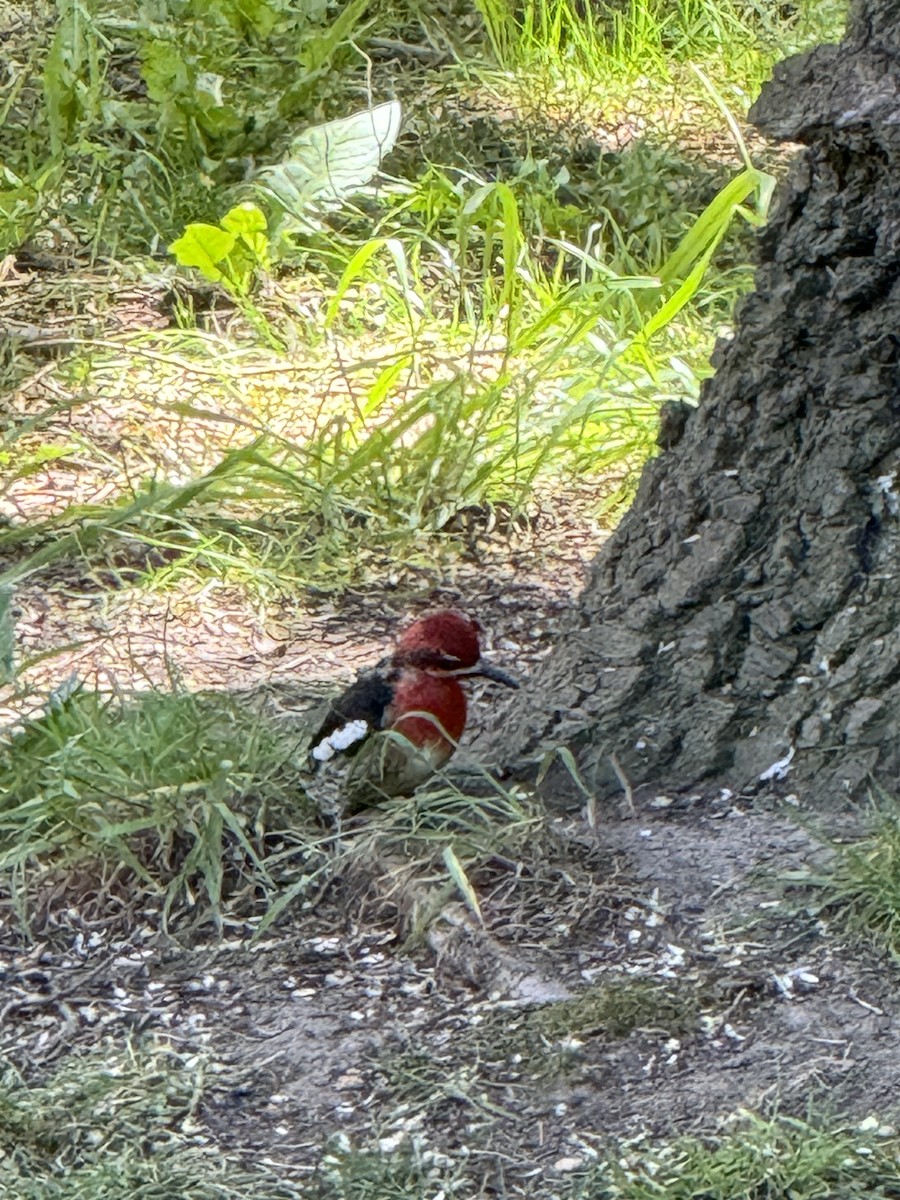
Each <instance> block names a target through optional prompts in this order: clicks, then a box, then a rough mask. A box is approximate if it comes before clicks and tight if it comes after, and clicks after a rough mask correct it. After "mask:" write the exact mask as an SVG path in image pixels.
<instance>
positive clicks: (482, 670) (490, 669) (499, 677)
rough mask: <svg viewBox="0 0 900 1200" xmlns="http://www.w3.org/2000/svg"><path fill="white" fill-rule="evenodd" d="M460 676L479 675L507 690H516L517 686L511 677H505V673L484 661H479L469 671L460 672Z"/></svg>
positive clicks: (515, 680)
mask: <svg viewBox="0 0 900 1200" xmlns="http://www.w3.org/2000/svg"><path fill="white" fill-rule="evenodd" d="M460 674H466V675H481V676H483V677H484V678H485V679H493V681H494V682H495V683H502V684H504V686H506V687H508V688H517V687H518V686H519V681H518V680H517V679H513V677H512V675H507V673H506V672H505V671H501V670H500V668H499V667H495V666H494V664H493V663H489V662H485V661H484V659H480V660H479V661H478V662H477V663H476V664H475V666H474V667H472V669H471V670H469V671H465V672H460Z"/></svg>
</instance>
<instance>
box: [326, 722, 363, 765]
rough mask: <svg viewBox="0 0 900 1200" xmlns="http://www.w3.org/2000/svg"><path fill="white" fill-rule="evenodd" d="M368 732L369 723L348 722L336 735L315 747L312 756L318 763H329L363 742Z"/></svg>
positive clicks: (330, 734)
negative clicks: (344, 751)
mask: <svg viewBox="0 0 900 1200" xmlns="http://www.w3.org/2000/svg"><path fill="white" fill-rule="evenodd" d="M368 732H369V722H368V721H348V722H347V724H346V725H342V726H341V727H340V729H336V730H335V731H334V733H329V735H328V737H326V738H322V740H321V742H319V744H318V746H314V747H313V751H312V756H313V758H314V759H315V760H316V762H328V760H329V759H331V758H334V756H335V754H337V753H339V752H340V751H341V750H349V749H350V747H351V746H353V745H355V744H356V743H357V742H361V741H362V739H363V738H364V737H365V736H366V735H367V734H368Z"/></svg>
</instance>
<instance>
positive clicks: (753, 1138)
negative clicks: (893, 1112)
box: [572, 1112, 900, 1200]
mask: <svg viewBox="0 0 900 1200" xmlns="http://www.w3.org/2000/svg"><path fill="white" fill-rule="evenodd" d="M897 1152H898V1146H897V1139H896V1135H894V1134H893V1131H891V1130H887V1131H886V1133H885V1134H880V1133H879V1125H878V1122H877V1121H872V1122H866V1123H865V1127H864V1128H862V1129H853V1128H852V1127H846V1126H840V1125H833V1124H826V1123H824V1122H822V1123H814V1122H810V1121H801V1120H797V1119H795V1118H792V1117H787V1116H784V1117H771V1118H767V1117H762V1116H758V1115H756V1114H754V1113H749V1112H745V1113H742V1114H740V1117H739V1119H737V1120H735V1121H734V1123H733V1127H732V1128H730V1129H727V1130H725V1131H723V1132H722V1133H721V1134H720V1135H719V1136H718V1137H715V1138H709V1139H706V1140H701V1139H699V1138H690V1137H685V1138H678V1139H676V1140H674V1141H672V1142H670V1143H668V1145H666V1144H663V1145H662V1146H654V1145H652V1144H650V1143H649V1142H644V1143H641V1142H638V1143H637V1144H636V1145H633V1146H631V1147H629V1148H624V1147H623V1148H621V1150H620V1152H619V1154H617V1155H614V1156H610V1157H609V1158H608V1159H606V1161H604V1162H603V1163H602V1165H600V1166H598V1167H597V1169H596V1171H595V1172H592V1173H591V1176H590V1177H589V1178H588V1179H586V1180H585V1181H584V1182H582V1183H580V1184H579V1185H578V1186H577V1187H576V1188H575V1189H573V1193H572V1200H576V1198H577V1200H589V1198H592V1197H599V1196H603V1197H604V1200H606V1198H608V1200H658V1198H659V1197H661V1196H665V1197H666V1200H762V1198H763V1197H765V1200H829V1198H830V1197H838V1196H840V1197H841V1200H851V1198H852V1197H860V1198H862V1197H872V1198H873V1200H896V1197H898V1196H900V1187H898V1184H897V1167H896V1162H897Z"/></svg>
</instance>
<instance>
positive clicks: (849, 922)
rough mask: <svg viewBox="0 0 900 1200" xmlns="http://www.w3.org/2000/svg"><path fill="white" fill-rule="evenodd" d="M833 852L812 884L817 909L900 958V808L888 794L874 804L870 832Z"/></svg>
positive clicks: (878, 796)
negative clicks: (824, 867)
mask: <svg viewBox="0 0 900 1200" xmlns="http://www.w3.org/2000/svg"><path fill="white" fill-rule="evenodd" d="M828 844H829V847H830V849H831V850H832V851H833V855H832V858H831V860H830V861H829V863H828V865H827V867H826V869H825V870H824V871H823V872H820V873H819V874H817V875H815V876H814V877H813V878H812V880H811V882H812V883H813V884H814V885H815V887H816V893H817V903H818V904H819V905H820V906H821V909H822V910H823V911H824V912H825V913H826V914H828V916H829V918H830V919H833V920H835V921H836V922H837V923H838V924H839V925H840V926H842V927H843V928H844V929H846V930H847V931H849V932H850V933H852V934H855V935H857V936H860V937H862V938H863V939H865V940H866V941H868V942H870V943H873V944H874V945H875V946H877V947H878V949H879V950H882V951H887V953H889V954H890V955H892V956H893V957H894V958H900V806H898V803H897V801H896V800H895V799H893V798H892V797H891V796H889V795H888V794H887V793H886V792H883V791H880V790H879V791H878V792H877V793H876V794H875V795H874V796H873V800H872V809H871V824H870V831H869V832H868V834H866V836H864V837H862V838H860V839H858V840H856V841H852V842H834V841H829V843H828Z"/></svg>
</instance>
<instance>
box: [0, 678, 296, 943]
mask: <svg viewBox="0 0 900 1200" xmlns="http://www.w3.org/2000/svg"><path fill="white" fill-rule="evenodd" d="M298 736H299V735H295V737H294V742H295V743H296V741H297V740H298ZM295 749H296V746H295V745H291V741H290V736H289V735H288V736H287V737H284V736H283V735H282V736H279V735H278V733H277V732H276V731H275V730H274V729H273V728H272V726H271V725H270V724H269V723H267V721H266V720H264V719H263V718H262V717H261V716H260V715H259V713H258V712H254V711H253V710H252V708H250V707H249V706H247V705H241V704H239V703H238V702H236V701H232V700H230V699H228V698H221V697H215V698H209V699H206V698H202V697H198V696H193V695H189V694H178V693H174V694H166V693H160V692H149V693H147V694H146V695H144V696H141V697H138V698H137V699H135V700H132V701H130V702H129V703H127V704H126V703H123V702H122V701H121V700H120V699H118V698H115V697H109V696H106V697H104V696H100V695H98V694H96V693H89V692H81V691H76V692H75V693H74V694H73V695H70V696H68V697H66V698H56V699H53V700H51V702H50V704H49V705H48V708H47V711H46V713H45V714H44V715H43V716H40V717H38V718H36V719H33V720H31V721H29V722H28V723H27V724H26V725H25V727H24V728H23V729H22V730H21V731H20V732H18V733H16V734H14V735H13V736H11V737H10V738H9V739H8V740H7V742H6V744H5V745H3V746H0V871H2V872H3V873H4V875H5V876H6V878H7V879H8V880H9V884H8V886H9V889H10V903H13V904H14V905H15V906H16V907H17V909H18V911H19V916H20V918H21V919H22V920H23V921H24V922H25V923H26V924H27V923H28V922H29V919H30V915H31V914H32V913H34V912H36V911H37V910H38V907H39V902H40V889H39V887H38V884H39V882H40V880H41V879H46V877H47V875H48V873H49V874H51V875H52V874H53V873H54V872H59V871H68V872H70V873H71V879H72V884H73V891H75V892H77V891H78V890H79V888H80V887H82V886H84V887H85V888H86V887H87V885H85V884H84V879H85V878H88V879H89V880H90V886H89V894H88V896H86V897H85V900H86V903H87V908H88V909H89V910H90V909H94V910H97V911H99V912H103V911H105V910H106V909H108V907H109V906H110V905H111V904H116V903H125V901H124V900H123V899H122V897H123V896H127V897H128V903H133V901H134V897H135V895H138V896H139V895H143V896H144V899H145V902H146V903H145V909H144V915H145V916H151V915H152V913H153V912H154V911H155V912H156V913H157V914H158V915H161V918H162V921H163V923H165V922H166V921H167V920H168V917H169V916H170V914H172V913H173V912H176V911H185V910H186V911H188V912H192V914H193V917H194V920H195V922H197V923H203V922H204V921H205V920H210V919H212V920H220V919H221V916H222V912H223V909H224V907H225V906H226V902H228V901H229V900H230V901H231V902H232V903H234V904H235V905H236V906H237V907H240V902H241V901H242V902H243V907H244V911H245V912H246V911H250V912H252V911H254V909H255V907H256V906H257V905H258V904H259V903H260V902H261V900H262V898H263V897H264V896H265V895H266V894H267V893H268V892H269V891H271V890H273V889H274V886H275V884H274V882H273V880H272V877H271V875H270V873H269V869H268V867H267V865H266V861H265V859H266V855H267V842H266V835H267V833H268V831H269V830H271V829H272V828H273V826H275V825H277V824H284V822H285V819H286V818H287V819H289V820H290V823H291V824H292V825H293V826H294V827H295V828H297V829H298V830H302V829H303V826H304V823H305V821H306V819H307V818H308V814H309V809H308V805H305V804H304V800H303V797H302V792H301V790H300V788H299V786H298V785H297V783H296V774H295V772H294V771H292V770H291V769H290V763H291V756H292V753H293V751H294V750H295ZM310 828H311V827H310V826H308V825H307V831H308V834H309V836H308V838H307V839H306V840H307V842H308V841H309V840H310V839H312V840H314V838H315V835H314V834H313V833H309V830H310ZM297 841H298V843H300V844H302V843H303V841H304V839H303V835H302V832H301V833H298V835H297ZM79 881H81V882H79Z"/></svg>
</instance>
